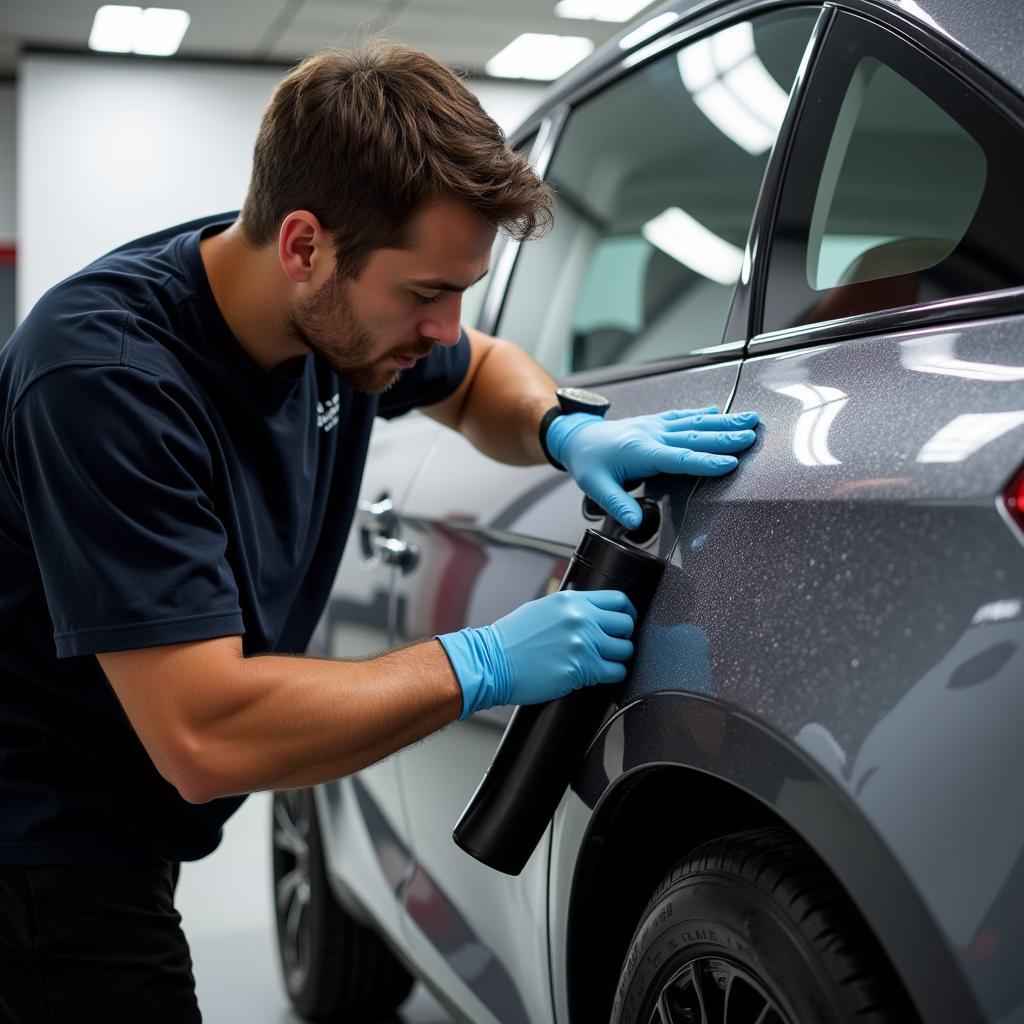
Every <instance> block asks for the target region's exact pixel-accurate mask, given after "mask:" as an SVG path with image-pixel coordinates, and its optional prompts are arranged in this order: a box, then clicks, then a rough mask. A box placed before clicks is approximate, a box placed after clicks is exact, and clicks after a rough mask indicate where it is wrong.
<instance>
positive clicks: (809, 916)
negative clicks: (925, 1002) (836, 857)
mask: <svg viewBox="0 0 1024 1024" xmlns="http://www.w3.org/2000/svg"><path fill="white" fill-rule="evenodd" d="M917 1019H918V1018H917V1015H916V1014H915V1013H914V1011H913V1009H912V1008H911V1007H910V1005H909V1003H908V1001H907V999H906V997H905V995H904V993H903V991H902V988H901V986H900V985H899V983H898V981H897V980H896V978H895V976H894V975H893V972H892V970H891V968H890V967H889V965H888V963H887V961H886V960H885V957H884V956H883V955H882V953H881V951H880V950H879V949H878V947H877V944H876V943H875V940H874V937H873V935H872V934H871V932H870V931H869V929H868V928H867V925H866V924H865V923H864V922H863V920H862V918H861V917H860V915H859V914H858V912H857V910H856V908H855V907H854V906H853V904H852V903H851V902H850V900H849V898H848V897H847V896H846V894H845V893H844V892H843V890H842V889H841V888H840V887H839V885H838V883H837V882H836V881H835V879H834V878H832V876H831V875H830V874H829V872H828V871H827V870H826V869H825V867H824V866H823V865H822V864H821V862H820V861H819V860H818V859H817V858H816V857H815V855H814V854H813V853H812V852H811V850H810V849H809V848H808V847H807V846H806V845H805V844H804V843H802V842H801V841H800V840H798V839H797V838H796V837H795V836H794V835H793V834H792V833H791V832H789V831H788V830H786V829H783V828H767V829H757V830H754V831H750V832H741V833H737V834H735V835H731V836H725V837H723V838H721V839H715V840H712V841H711V842H708V843H704V844H703V845H701V846H699V847H697V848H696V849H695V850H694V851H693V852H692V853H691V854H690V856H689V857H687V858H686V859H685V860H684V861H682V862H681V863H679V864H678V865H677V866H676V867H675V868H674V869H673V870H672V871H670V872H669V873H668V875H666V876H665V878H664V879H662V881H661V883H660V885H659V886H658V888H657V889H656V891H655V893H654V895H653V897H652V899H651V901H650V903H649V904H648V905H647V909H646V910H645V911H644V914H643V915H642V917H641V919H640V924H639V926H638V927H637V930H636V932H635V933H634V935H633V941H632V943H631V945H630V948H629V952H628V954H627V956H626V960H625V963H624V964H623V967H622V971H621V973H620V976H619V983H618V987H617V989H616V997H615V1002H614V1005H613V1008H612V1015H611V1020H612V1022H613V1024H854V1022H856V1024H912V1022H915V1021H917Z"/></svg>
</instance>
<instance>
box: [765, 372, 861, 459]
mask: <svg viewBox="0 0 1024 1024" xmlns="http://www.w3.org/2000/svg"><path fill="white" fill-rule="evenodd" d="M775 390H776V391H778V393H779V394H780V395H787V396H789V397H790V398H795V399H796V400H797V401H798V402H800V403H801V404H802V405H803V407H804V411H803V412H802V413H801V414H800V417H799V419H798V420H797V421H796V427H795V429H794V430H793V454H794V456H796V460H797V461H798V462H799V463H800V464H801V465H802V466H838V465H840V464H841V463H840V460H839V459H837V458H836V457H835V456H834V455H833V454H832V452H831V451H830V450H829V447H828V432H829V430H830V429H831V427H832V423H833V421H834V420H835V418H836V416H838V415H839V412H840V410H841V409H842V408H843V406H844V405H846V403H847V402H848V401H849V400H850V399H849V396H848V395H847V394H846V392H845V391H840V390H839V389H838V388H830V387H825V386H824V385H821V384H790V385H788V386H787V387H784V388H776V389H775Z"/></svg>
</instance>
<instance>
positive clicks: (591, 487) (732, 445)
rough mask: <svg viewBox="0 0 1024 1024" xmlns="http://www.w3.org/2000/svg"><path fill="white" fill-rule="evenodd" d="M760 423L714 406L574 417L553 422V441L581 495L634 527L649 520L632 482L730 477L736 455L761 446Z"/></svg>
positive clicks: (553, 452)
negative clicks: (629, 488) (627, 486)
mask: <svg viewBox="0 0 1024 1024" xmlns="http://www.w3.org/2000/svg"><path fill="white" fill-rule="evenodd" d="M758 422H759V418H758V415H757V413H756V412H741V413H736V414H731V415H728V416H723V415H718V409H717V407H716V406H713V405H712V406H709V407H708V408H707V409H671V410H669V411H667V412H662V413H654V414H652V415H649V416H632V417H630V418H628V419H621V420H605V419H603V418H602V417H600V416H594V415H591V414H590V413H584V412H574V413H569V414H568V415H565V416H558V417H557V418H556V419H554V420H552V422H551V426H550V427H548V431H547V435H546V437H545V440H546V443H547V447H548V451H550V452H551V455H552V456H553V457H554V458H555V459H556V460H557V461H558V462H560V463H561V464H562V465H563V466H565V468H566V470H568V472H569V473H570V474H571V475H572V477H573V478H574V479H575V480H576V483H577V484H579V486H580V489H581V490H582V491H584V492H585V493H586V494H589V495H590V497H591V498H593V499H594V500H595V501H596V502H597V503H598V504H599V505H600V506H601V507H602V508H603V509H604V510H605V511H606V512H607V513H608V514H609V515H611V516H612V517H613V518H615V519H616V520H618V522H620V523H621V524H622V525H623V526H625V527H627V528H628V529H632V528H633V527H635V526H639V525H640V520H641V517H642V516H641V511H640V505H639V504H638V503H637V502H636V500H635V499H633V498H631V497H630V496H629V494H628V493H627V492H626V491H625V490H624V489H623V487H622V485H623V484H624V483H625V482H626V481H627V480H642V479H645V478H646V477H649V476H655V475H656V474H658V473H691V474H693V475H694V476H722V475H723V474H725V473H729V472H731V471H732V470H734V469H735V468H736V466H737V465H738V460H737V459H736V458H734V456H733V455H732V454H731V453H733V452H742V451H744V450H745V449H747V448H749V447H750V446H751V445H752V444H753V443H754V440H755V437H756V435H755V433H754V430H753V428H754V427H755V426H757V424H758Z"/></svg>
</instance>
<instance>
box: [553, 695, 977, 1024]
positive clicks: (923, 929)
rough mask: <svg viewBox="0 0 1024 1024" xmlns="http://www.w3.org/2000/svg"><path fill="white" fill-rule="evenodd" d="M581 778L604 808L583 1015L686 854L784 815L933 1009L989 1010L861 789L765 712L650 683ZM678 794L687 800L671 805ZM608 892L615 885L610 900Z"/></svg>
mask: <svg viewBox="0 0 1024 1024" xmlns="http://www.w3.org/2000/svg"><path fill="white" fill-rule="evenodd" d="M576 790H577V793H578V794H579V795H580V796H581V797H582V798H583V800H584V802H585V803H586V804H587V805H588V806H589V807H590V808H591V810H592V813H591V816H590V819H589V822H588V823H587V827H586V831H585V833H584V835H583V837H582V841H581V843H580V844H579V846H578V848H577V849H575V850H574V851H572V855H574V856H575V858H576V859H575V865H574V868H573V871H572V885H571V889H570V896H569V908H568V916H567V922H566V930H565V944H566V948H565V961H564V962H565V976H566V988H567V992H566V996H567V999H568V1006H569V1019H570V1021H571V1022H572V1024H582V1022H587V1024H593V1022H595V1021H601V1020H607V1014H608V1010H609V1008H610V1006H611V998H612V993H613V992H614V987H615V983H616V981H617V978H618V974H619V968H620V965H621V961H622V957H623V956H624V954H625V951H626V949H627V948H628V945H629V942H630V938H631V935H632V930H633V928H634V926H635V924H636V922H637V920H638V918H639V916H640V914H641V913H642V911H643V908H644V906H645V905H646V903H647V900H648V898H649V896H650V894H651V892H652V891H653V890H654V887H655V886H656V884H657V883H658V881H659V880H660V879H661V877H662V876H663V875H664V874H665V873H666V872H667V871H668V870H669V869H670V868H671V867H672V865H673V864H675V863H677V862H678V861H679V860H680V859H681V858H682V857H684V856H686V855H687V854H688V853H689V852H690V851H691V850H692V849H693V848H694V847H696V846H697V845H699V844H700V843H702V842H705V841H706V840H708V839H712V838H715V837H716V836H719V835H726V834H728V833H730V832H735V831H740V830H743V829H747V828H758V827H766V826H771V825H783V826H785V827H787V828H788V829H789V830H790V831H792V832H794V833H795V834H796V835H798V836H800V838H802V839H803V840H804V841H805V842H806V843H807V844H808V845H809V846H810V847H811V848H812V849H813V850H814V851H815V853H816V854H817V855H818V857H819V858H820V859H821V860H822V862H823V863H824V864H825V866H826V867H827V868H828V869H829V871H831V873H832V874H833V876H834V877H835V878H836V880H837V882H838V883H839V884H840V885H841V886H842V888H843V889H844V890H845V891H846V893H847V894H848V895H849V896H850V898H851V900H852V901H853V903H854V905H855V906H856V907H857V908H858V910H859V911H860V913H861V914H862V916H863V917H864V919H865V921H866V922H867V924H868V926H869V927H870V928H871V930H872V932H873V933H874V935H875V937H876V939H877V940H878V943H879V945H880V947H881V948H882V949H883V950H884V952H885V954H886V955H887V957H888V959H889V961H890V963H891V964H892V965H893V967H894V968H895V970H896V973H897V975H898V976H899V978H900V979H901V981H902V982H903V985H904V987H905V988H906V991H907V993H908V995H909V996H910V998H911V1000H912V1002H913V1003H914V1004H915V1006H916V1007H917V1009H918V1012H919V1013H920V1015H921V1017H922V1019H923V1020H944V1019H945V1020H958V1021H961V1022H965V1024H966V1022H980V1021H981V1020H982V1017H981V1014H980V1012H979V1010H978V1007H977V1004H976V1002H975V1000H974V998H973V996H972V995H971V993H970V991H969V989H968V986H967V983H966V981H965V980H964V979H963V976H962V974H961V972H960V969H959V967H958V965H957V963H956V960H955V957H954V955H953V952H952V951H951V950H950V949H949V948H948V947H947V945H946V944H945V942H944V940H943V938H942V936H941V934H940V932H939V929H938V927H937V926H936V925H935V923H934V921H933V919H932V917H931V915H930V914H929V912H928V910H927V908H926V906H925V905H924V904H923V902H922V901H921V899H920V897H919V896H918V894H917V892H916V890H915V889H914V887H913V886H912V884H911V882H910V880H909V879H908V878H907V877H906V876H905V874H904V872H903V870H902V869H901V867H900V865H899V864H898V862H897V861H896V859H895V858H894V857H893V855H892V854H891V853H890V852H889V850H888V848H887V847H886V846H885V844H884V842H883V841H882V838H881V837H880V836H879V835H878V834H877V833H876V832H875V831H874V829H873V828H872V827H871V824H870V822H869V821H868V820H867V819H866V818H865V817H864V816H863V815H862V813H861V812H860V810H859V808H858V807H857V805H856V804H855V802H854V801H853V799H852V798H851V797H850V796H849V795H848V794H847V793H846V792H845V791H844V790H843V789H842V787H841V785H840V784H839V782H838V781H836V780H835V779H833V778H831V777H830V776H829V775H827V773H825V772H824V771H823V770H822V769H821V768H820V767H819V766H818V765H817V764H816V763H815V762H814V761H812V760H811V759H810V758H809V757H808V756H807V755H806V754H805V753H804V752H803V751H802V750H801V749H800V748H799V747H797V746H796V745H795V744H793V743H792V742H791V741H789V740H787V739H786V738H785V737H782V736H780V735H778V734H776V733H774V732H772V731H770V730H768V729H767V728H766V727H765V726H764V725H763V724H762V723H760V722H757V721H756V720H755V719H753V718H751V717H749V716H747V715H745V714H743V713H742V712H739V711H737V710H736V709H735V708H731V707H728V706H726V705H723V704H720V703H718V702H716V701H713V700H710V699H708V698H706V697H701V696H697V695H693V694H685V693H678V692H676V693H663V694H655V695H652V696H650V697H646V698H644V699H643V700H641V701H637V702H636V703H634V704H631V705H629V706H628V707H626V708H624V709H623V710H622V711H620V712H619V713H618V714H617V715H616V716H615V717H614V718H613V719H611V721H610V722H608V723H607V724H606V725H605V727H604V728H603V730H602V732H601V734H600V735H599V736H598V738H597V739H596V740H595V741H594V743H593V744H592V745H591V748H590V749H589V751H588V753H587V756H586V759H585V762H584V766H583V770H582V772H581V773H580V776H579V779H578V783H577V786H576ZM674 805H679V807H680V809H682V810H684V813H683V814H667V813H666V808H672V807H673V806H674ZM556 855H565V854H564V853H563V852H562V851H557V852H556ZM595 893H600V894H613V899H612V904H613V905H612V907H611V910H610V911H609V906H608V903H607V902H606V901H604V900H598V899H594V894H595ZM595 981H596V983H595Z"/></svg>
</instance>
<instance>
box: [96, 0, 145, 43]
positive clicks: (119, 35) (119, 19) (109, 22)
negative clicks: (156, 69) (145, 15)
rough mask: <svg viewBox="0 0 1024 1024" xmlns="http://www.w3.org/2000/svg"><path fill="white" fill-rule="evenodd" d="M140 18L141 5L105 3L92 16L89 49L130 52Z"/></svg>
mask: <svg viewBox="0 0 1024 1024" xmlns="http://www.w3.org/2000/svg"><path fill="white" fill-rule="evenodd" d="M141 18H142V8H141V7H120V6H117V5H115V4H105V5H104V6H103V7H101V8H100V9H99V10H98V11H97V12H96V17H95V18H93V21H92V31H91V32H90V33H89V49H90V50H103V51H104V52H106V53H131V52H132V46H133V45H134V44H135V30H136V29H137V28H138V26H139V21H140V20H141Z"/></svg>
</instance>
